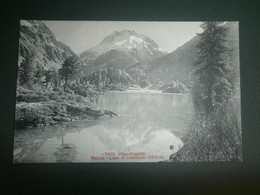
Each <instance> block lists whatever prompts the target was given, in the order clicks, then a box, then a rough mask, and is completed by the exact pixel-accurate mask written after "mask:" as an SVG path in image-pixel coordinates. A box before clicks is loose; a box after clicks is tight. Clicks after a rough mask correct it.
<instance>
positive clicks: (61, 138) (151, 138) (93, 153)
mask: <svg viewBox="0 0 260 195" xmlns="http://www.w3.org/2000/svg"><path fill="white" fill-rule="evenodd" d="M97 105H98V106H99V107H100V108H103V109H108V110H112V111H114V112H115V113H117V114H118V115H119V116H118V117H115V118H106V119H98V120H94V121H74V122H69V123H63V124H56V125H53V126H48V127H43V128H39V127H37V128H26V129H24V130H19V131H15V139H14V155H13V156H14V162H25V163H26V162H30V163H48V162H158V161H163V160H168V159H169V156H170V155H171V154H172V153H174V152H176V151H177V150H178V149H179V148H180V147H182V145H183V143H182V141H181V138H182V137H183V136H184V135H185V133H186V127H187V125H188V124H189V121H190V120H191V119H192V117H193V114H194V110H193V104H192V98H191V96H190V95H187V94H167V93H161V92H158V91H150V90H129V91H122V92H105V93H102V94H100V95H99V96H98V97H97ZM170 145H172V146H173V148H172V150H171V149H170Z"/></svg>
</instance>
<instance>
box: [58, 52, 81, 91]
mask: <svg viewBox="0 0 260 195" xmlns="http://www.w3.org/2000/svg"><path fill="white" fill-rule="evenodd" d="M79 73H80V62H79V60H78V59H77V58H76V57H74V56H70V57H68V58H67V59H66V60H65V61H64V62H63V64H62V67H61V69H60V74H61V77H62V79H64V81H65V84H64V91H66V87H67V83H68V81H69V80H73V79H75V78H76V76H77V75H78V74H79Z"/></svg>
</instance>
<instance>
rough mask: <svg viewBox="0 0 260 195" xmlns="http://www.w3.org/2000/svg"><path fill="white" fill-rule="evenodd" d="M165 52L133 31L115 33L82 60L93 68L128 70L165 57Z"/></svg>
mask: <svg viewBox="0 0 260 195" xmlns="http://www.w3.org/2000/svg"><path fill="white" fill-rule="evenodd" d="M165 54H166V52H164V51H163V50H162V49H161V48H159V46H158V45H157V44H156V43H155V42H154V41H153V40H152V39H150V38H149V37H147V36H145V35H141V34H138V33H136V32H135V31H132V30H122V31H120V32H118V31H115V32H113V33H112V34H110V35H109V36H107V37H105V38H104V39H103V41H102V42H101V43H99V44H98V45H96V46H94V47H92V48H90V49H88V50H86V51H84V52H83V53H82V54H81V55H80V59H81V60H82V61H83V62H84V63H85V64H86V65H87V66H88V67H92V68H96V69H99V68H102V67H117V68H121V69H124V68H127V67H129V66H131V65H134V64H137V63H147V62H148V61H149V60H153V59H155V58H158V57H161V56H164V55H165Z"/></svg>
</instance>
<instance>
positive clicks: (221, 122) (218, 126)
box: [170, 96, 242, 162]
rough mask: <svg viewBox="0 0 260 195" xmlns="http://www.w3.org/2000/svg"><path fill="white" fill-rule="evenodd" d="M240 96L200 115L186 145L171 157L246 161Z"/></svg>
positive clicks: (190, 128) (193, 125) (189, 159)
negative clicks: (243, 152)
mask: <svg viewBox="0 0 260 195" xmlns="http://www.w3.org/2000/svg"><path fill="white" fill-rule="evenodd" d="M240 121H241V116H240V99H239V97H238V96H236V98H232V99H230V100H229V101H228V102H227V103H225V104H223V105H222V106H221V107H219V108H218V109H217V110H216V112H214V113H212V114H210V115H208V116H205V115H203V116H202V115H198V116H197V117H196V118H195V119H194V121H193V122H192V123H191V124H190V126H189V127H188V128H189V132H188V134H187V136H186V137H185V138H184V146H183V147H182V148H181V149H180V150H179V151H178V152H177V153H175V154H174V155H172V156H171V157H170V161H175V162H176V161H177V162H182V161H242V131H241V123H240Z"/></svg>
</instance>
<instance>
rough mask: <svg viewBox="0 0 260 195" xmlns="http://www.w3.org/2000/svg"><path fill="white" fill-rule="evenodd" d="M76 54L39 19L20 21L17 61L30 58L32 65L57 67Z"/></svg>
mask: <svg viewBox="0 0 260 195" xmlns="http://www.w3.org/2000/svg"><path fill="white" fill-rule="evenodd" d="M69 56H76V54H75V53H74V52H73V51H72V50H71V49H70V48H69V47H68V46H67V45H65V44H64V43H62V42H60V41H58V40H57V39H56V37H55V36H54V34H53V33H52V32H51V30H50V29H49V28H48V27H47V26H46V25H45V24H44V22H42V21H39V20H21V21H20V41H19V62H18V65H20V63H21V62H22V61H23V60H24V59H25V58H27V59H30V60H31V63H33V65H34V66H36V65H39V66H41V67H43V68H44V69H46V70H48V69H59V68H60V67H61V64H62V63H63V61H64V60H65V59H66V58H67V57H69Z"/></svg>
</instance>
